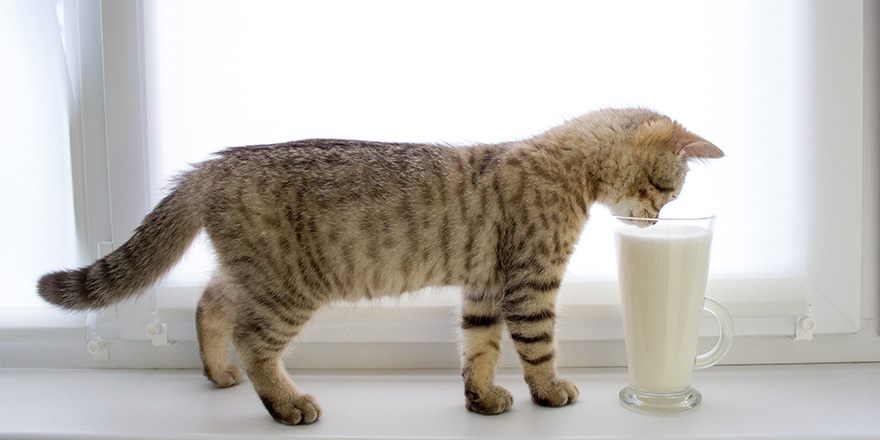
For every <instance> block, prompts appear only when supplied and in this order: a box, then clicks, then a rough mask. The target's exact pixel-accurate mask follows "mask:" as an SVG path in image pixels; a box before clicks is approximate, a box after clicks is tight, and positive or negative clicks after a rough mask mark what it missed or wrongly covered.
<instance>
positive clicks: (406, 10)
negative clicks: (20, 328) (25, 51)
mask: <svg viewBox="0 0 880 440" xmlns="http://www.w3.org/2000/svg"><path fill="white" fill-rule="evenodd" d="M145 11H146V16H145V34H146V60H147V61H146V64H147V66H146V68H147V92H148V115H149V119H148V127H149V137H148V139H149V144H150V146H151V148H152V149H153V151H154V154H153V155H152V156H151V175H152V182H153V194H154V202H158V200H159V198H160V197H161V195H162V194H163V193H164V188H166V186H165V185H166V184H167V183H168V181H169V179H170V178H171V177H172V176H174V175H175V174H176V173H178V172H180V171H181V170H185V169H186V168H187V166H188V164H189V163H193V162H197V161H201V160H204V159H205V158H207V157H209V154H210V153H211V152H213V151H216V150H219V149H221V148H224V147H226V146H237V145H248V144H261V143H273V142H282V141H288V140H295V139H305V138H313V137H330V138H349V139H351V138H354V139H368V140H379V141H412V142H440V143H451V144H467V143H471V142H498V141H506V140H515V139H519V138H524V137H528V136H530V135H533V134H535V133H538V132H540V131H541V130H543V129H545V128H548V127H550V126H552V125H555V124H558V123H560V122H561V121H564V120H565V119H566V118H569V117H574V116H577V115H578V114H581V113H583V112H587V111H590V110H593V109H597V108H602V107H608V106H645V107H649V108H653V109H656V110H657V111H660V112H662V113H666V114H668V115H670V116H672V117H673V118H675V119H678V120H679V121H681V122H682V123H684V124H685V126H687V127H688V128H689V129H691V130H692V131H694V132H696V133H698V134H700V135H701V136H703V137H705V138H707V139H709V140H711V141H712V142H714V143H715V144H717V145H718V146H719V147H721V149H722V150H724V151H725V153H726V155H727V157H725V158H724V159H721V160H718V161H714V162H713V163H711V164H708V165H705V166H704V165H694V166H693V167H692V171H691V173H690V174H689V176H688V182H687V184H686V185H685V190H684V192H683V193H682V195H681V197H680V198H679V201H677V202H675V204H676V205H678V206H677V207H674V205H670V206H669V208H670V209H681V210H685V211H709V212H714V213H715V214H717V216H718V222H717V227H716V235H715V243H714V248H713V255H712V275H711V276H713V277H728V278H736V277H746V276H749V277H751V276H762V277H768V276H769V277H774V276H780V277H783V276H797V275H800V272H801V271H802V268H803V265H804V261H803V259H804V257H803V255H804V249H805V243H804V238H803V237H804V234H805V227H806V226H805V225H804V224H803V222H801V221H799V219H800V218H803V217H802V215H803V213H805V212H806V211H805V209H806V206H805V204H806V202H805V198H804V197H803V196H801V195H799V194H802V190H801V188H803V187H804V182H805V179H806V175H805V171H803V170H805V169H806V168H807V160H808V155H807V154H805V153H802V152H801V153H799V148H802V147H803V143H802V142H801V141H802V139H801V138H800V137H799V136H800V134H799V133H803V132H804V131H805V130H804V128H805V127H802V126H801V125H802V124H803V123H804V122H802V121H804V120H806V119H805V118H802V117H800V116H801V113H800V112H801V110H800V108H801V107H802V102H801V101H800V99H801V98H800V97H801V96H802V95H803V93H802V92H803V90H804V87H806V82H807V80H806V79H805V78H804V77H802V74H801V72H802V71H803V64H804V63H805V62H806V61H805V54H806V53H807V48H806V47H805V45H806V44H807V41H808V39H806V38H804V36H803V35H802V34H803V33H804V26H803V21H804V17H803V15H804V14H803V13H802V12H801V11H800V10H799V8H798V3H797V2H795V1H774V2H762V1H728V2H724V1H722V2H703V1H674V2H653V1H615V2H611V1H609V2H560V1H548V2H540V3H510V2H464V1H462V2H457V1H451V2H450V1H443V2H387V1H385V2H338V1H330V2H308V3H306V2H284V1H274V2H273V1H256V2H234V1H214V0H211V1H201V2H199V1H189V2H174V3H172V2H158V1H147V2H145ZM592 214H593V216H592V217H593V218H592V220H591V222H590V223H589V224H588V226H587V227H586V230H585V233H584V235H583V236H582V238H581V242H580V244H579V247H578V250H577V251H576V253H575V255H574V256H573V257H572V261H571V264H570V266H569V270H568V275H567V278H566V279H567V280H569V281H576V280H610V279H613V277H614V262H613V258H609V256H611V255H613V249H612V240H611V234H610V223H609V221H610V219H609V218H608V214H607V212H606V211H605V210H603V209H602V208H601V207H595V208H594V209H593V212H592ZM771 219H772V220H771ZM212 266H213V262H212V261H211V258H210V251H209V250H208V249H207V247H206V246H205V245H204V244H202V245H200V247H197V248H196V249H195V250H194V251H193V252H191V253H190V256H189V257H188V258H187V259H186V260H185V262H184V263H183V264H182V265H181V266H180V267H179V268H178V269H177V270H176V271H175V273H174V274H173V275H172V277H171V282H174V280H175V279H176V280H178V281H180V280H190V279H192V278H193V277H195V278H197V279H198V278H204V277H205V274H207V273H208V272H209V271H210V270H211V267H212Z"/></svg>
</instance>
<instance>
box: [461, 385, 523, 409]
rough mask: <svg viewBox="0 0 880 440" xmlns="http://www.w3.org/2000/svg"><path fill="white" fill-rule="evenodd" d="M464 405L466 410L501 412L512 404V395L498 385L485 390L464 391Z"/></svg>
mask: <svg viewBox="0 0 880 440" xmlns="http://www.w3.org/2000/svg"><path fill="white" fill-rule="evenodd" d="M465 397H466V399H467V400H466V404H465V405H466V406H467V409H468V411H472V412H475V413H477V414H483V415H495V414H501V413H503V412H504V411H507V410H509V409H510V407H511V406H513V395H511V394H510V392H509V391H507V390H505V389H504V388H501V387H499V386H493V387H492V388H490V389H489V390H487V391H482V392H479V393H477V392H475V391H470V390H468V391H465Z"/></svg>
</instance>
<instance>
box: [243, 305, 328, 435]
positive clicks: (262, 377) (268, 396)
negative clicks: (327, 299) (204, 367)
mask: <svg viewBox="0 0 880 440" xmlns="http://www.w3.org/2000/svg"><path fill="white" fill-rule="evenodd" d="M248 298H249V299H251V300H253V301H251V302H252V304H240V305H239V311H238V316H237V321H236V326H235V334H234V335H233V338H234V343H235V346H236V348H237V350H238V353H239V356H240V357H241V359H242V361H243V362H244V364H245V369H246V370H247V374H248V378H249V379H250V381H251V383H253V386H254V390H256V392H257V395H259V396H260V400H261V401H262V402H263V405H264V406H265V407H266V410H267V411H269V414H270V415H271V416H272V418H273V419H275V421H276V422H280V423H284V424H286V425H301V424H302V425H306V424H310V423H313V422H315V421H316V420H317V419H318V417H320V416H321V407H320V406H319V405H318V402H317V401H316V400H315V398H314V397H312V396H311V395H308V394H302V393H300V392H299V391H298V390H297V389H296V386H295V384H294V383H293V381H292V380H291V379H290V376H288V374H287V372H286V371H285V369H284V363H283V361H282V359H281V358H282V356H283V354H284V352H285V351H286V349H287V346H288V345H289V343H290V342H291V341H292V340H293V338H294V337H295V336H296V335H297V334H298V333H299V331H300V329H302V327H303V325H305V323H306V322H307V321H308V320H309V318H311V316H312V314H313V312H314V311H313V310H308V311H307V310H303V309H297V310H283V309H275V308H265V307H264V306H262V305H261V304H260V302H259V301H258V300H256V299H255V297H254V296H249V297H248Z"/></svg>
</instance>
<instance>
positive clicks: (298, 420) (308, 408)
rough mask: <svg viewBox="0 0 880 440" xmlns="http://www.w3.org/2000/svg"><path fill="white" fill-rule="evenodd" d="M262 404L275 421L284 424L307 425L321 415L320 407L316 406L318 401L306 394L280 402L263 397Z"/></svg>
mask: <svg viewBox="0 0 880 440" xmlns="http://www.w3.org/2000/svg"><path fill="white" fill-rule="evenodd" d="M263 405H265V406H266V409H267V410H269V414H271V415H272V418H273V419H275V421H276V422H279V423H284V424H285V425H308V424H310V423H314V422H315V421H316V420H318V417H321V407H320V406H318V401H317V400H315V398H314V397H312V396H310V395H308V394H300V395H299V396H296V397H294V398H293V400H290V401H287V402H282V403H274V402H271V401H269V400H268V399H263Z"/></svg>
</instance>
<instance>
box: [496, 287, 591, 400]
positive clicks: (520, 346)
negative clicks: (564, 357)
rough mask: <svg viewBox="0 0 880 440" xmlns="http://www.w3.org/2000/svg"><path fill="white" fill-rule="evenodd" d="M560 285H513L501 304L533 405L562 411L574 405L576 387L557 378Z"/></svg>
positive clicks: (576, 395) (506, 292)
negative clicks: (557, 329)
mask: <svg viewBox="0 0 880 440" xmlns="http://www.w3.org/2000/svg"><path fill="white" fill-rule="evenodd" d="M558 287H559V282H558V281H553V282H546V281H539V280H530V281H525V282H519V283H515V284H513V285H511V286H510V287H508V289H506V291H505V294H504V299H503V302H502V311H503V313H504V320H505V322H506V323H507V329H508V330H509V331H510V337H511V339H513V343H514V345H515V346H516V350H517V352H518V353H519V358H520V361H521V364H522V367H523V373H524V376H525V381H526V383H527V384H528V385H529V391H530V392H531V395H532V401H533V402H535V403H537V404H538V405H542V406H551V407H559V406H564V405H568V404H570V403H574V401H575V400H577V397H578V389H577V387H576V386H575V385H574V384H573V383H571V382H570V381H568V380H566V379H562V378H560V377H558V376H557V375H556V343H555V324H556V291H557V289H558Z"/></svg>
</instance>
